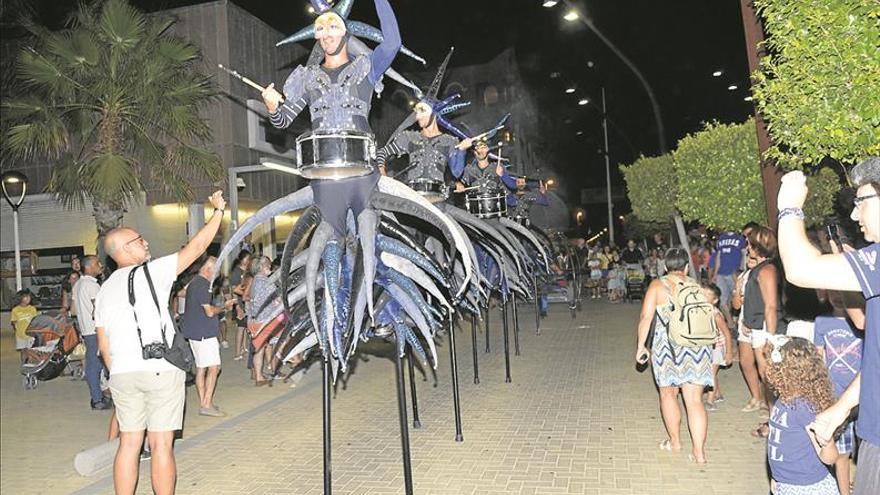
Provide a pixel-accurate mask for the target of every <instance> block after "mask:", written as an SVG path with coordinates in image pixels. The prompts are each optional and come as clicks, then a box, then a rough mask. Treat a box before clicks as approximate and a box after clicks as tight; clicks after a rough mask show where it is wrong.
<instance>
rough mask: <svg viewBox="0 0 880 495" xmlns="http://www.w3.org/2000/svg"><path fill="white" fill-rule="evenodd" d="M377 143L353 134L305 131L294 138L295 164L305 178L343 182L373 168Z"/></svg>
mask: <svg viewBox="0 0 880 495" xmlns="http://www.w3.org/2000/svg"><path fill="white" fill-rule="evenodd" d="M375 162H376V140H375V138H374V137H373V135H372V134H367V133H362V132H356V131H335V132H320V131H316V132H307V133H305V134H303V135H301V136H299V137H298V138H296V164H297V168H298V169H299V171H300V174H301V175H302V176H303V177H305V178H307V179H344V178H347V177H360V176H363V175H368V174H370V173H372V172H373V170H374V169H375Z"/></svg>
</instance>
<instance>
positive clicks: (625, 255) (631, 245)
mask: <svg viewBox="0 0 880 495" xmlns="http://www.w3.org/2000/svg"><path fill="white" fill-rule="evenodd" d="M620 260H621V261H623V262H624V263H625V264H627V265H639V266H641V264H642V262H643V261H645V255H644V254H642V250H641V249H639V248H638V246H636V241H634V240H632V239H630V240H629V241H627V243H626V249H624V250H623V251H622V252H621V253H620Z"/></svg>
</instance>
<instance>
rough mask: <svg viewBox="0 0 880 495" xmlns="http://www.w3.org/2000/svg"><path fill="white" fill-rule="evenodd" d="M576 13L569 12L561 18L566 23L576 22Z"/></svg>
mask: <svg viewBox="0 0 880 495" xmlns="http://www.w3.org/2000/svg"><path fill="white" fill-rule="evenodd" d="M578 17H579V16H578V13H577V11H576V10H569V11H568V13H567V14H565V15H564V16H562V18H563V19H565V20H566V21H568V22H572V21H576V20H577V19H578Z"/></svg>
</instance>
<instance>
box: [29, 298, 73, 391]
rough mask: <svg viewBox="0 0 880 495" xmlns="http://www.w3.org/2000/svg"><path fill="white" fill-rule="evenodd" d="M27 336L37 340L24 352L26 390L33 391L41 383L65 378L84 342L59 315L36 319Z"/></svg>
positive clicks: (53, 312) (38, 316) (50, 314)
mask: <svg viewBox="0 0 880 495" xmlns="http://www.w3.org/2000/svg"><path fill="white" fill-rule="evenodd" d="M27 335H28V336H29V337H33V339H34V343H33V344H31V347H30V348H28V349H24V350H23V351H22V352H23V354H24V362H23V363H22V365H21V374H22V375H23V376H24V380H23V383H24V388H25V390H33V389H35V388H37V382H38V381H41V382H45V381H49V380H52V379H54V378H57V377H58V376H59V375H61V373H62V372H63V371H64V369H65V368H66V367H67V364H68V360H69V356H70V354H71V353H72V352H73V351H74V349H76V346H77V344H79V343H80V338H79V334H78V333H77V331H76V327H75V326H74V325H73V321H71V320H70V319H69V318H67V317H65V316H63V315H62V314H61V313H60V312H58V311H48V312H46V313H43V314H39V315H37V316H35V317H34V319H32V320H31V323H30V325H28V328H27Z"/></svg>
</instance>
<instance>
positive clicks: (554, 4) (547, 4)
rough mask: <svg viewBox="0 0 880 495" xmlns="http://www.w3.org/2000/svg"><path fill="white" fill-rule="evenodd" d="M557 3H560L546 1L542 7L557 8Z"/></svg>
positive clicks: (552, 0)
mask: <svg viewBox="0 0 880 495" xmlns="http://www.w3.org/2000/svg"><path fill="white" fill-rule="evenodd" d="M557 3H559V0H544V3H542V4H541V5H543V6H544V7H547V8H548V9H549V8H550V7H555V6H556V4H557Z"/></svg>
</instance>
